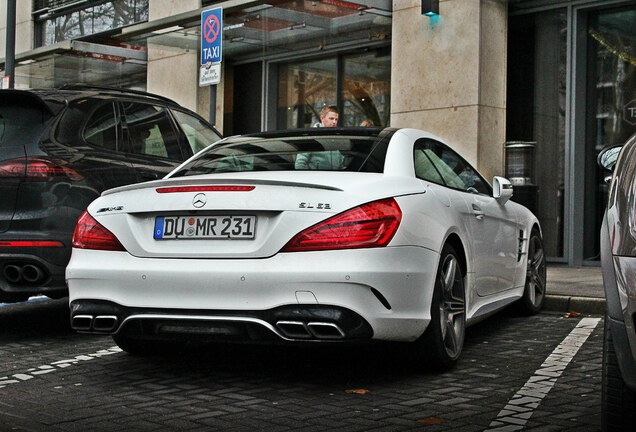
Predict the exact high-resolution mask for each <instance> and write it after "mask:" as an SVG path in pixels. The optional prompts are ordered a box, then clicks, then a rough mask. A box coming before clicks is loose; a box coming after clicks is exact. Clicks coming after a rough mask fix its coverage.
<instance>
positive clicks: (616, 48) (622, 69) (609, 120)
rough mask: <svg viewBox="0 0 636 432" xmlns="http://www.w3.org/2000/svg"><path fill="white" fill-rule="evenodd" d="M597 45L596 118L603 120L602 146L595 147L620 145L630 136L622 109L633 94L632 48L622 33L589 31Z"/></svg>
mask: <svg viewBox="0 0 636 432" xmlns="http://www.w3.org/2000/svg"><path fill="white" fill-rule="evenodd" d="M589 34H590V36H591V37H592V38H593V39H594V40H595V41H596V42H598V52H597V58H598V65H597V71H598V72H597V73H598V79H597V81H598V83H597V94H598V96H597V98H598V99H597V100H598V106H597V118H599V119H602V118H604V119H605V121H604V122H603V123H604V125H603V135H604V139H603V140H602V142H599V143H597V146H599V147H602V146H604V145H608V144H618V143H623V142H625V140H627V138H629V136H630V135H631V134H632V133H633V132H634V130H633V128H631V127H629V126H628V124H627V123H626V122H625V121H624V120H625V119H624V118H623V115H624V107H625V105H626V104H627V103H629V102H630V100H631V99H633V98H634V96H635V94H636V57H635V56H634V55H632V54H631V53H633V52H634V49H635V48H636V46H635V45H634V42H633V41H632V40H630V39H629V37H626V36H627V35H624V34H623V32H622V31H620V30H619V29H616V30H614V31H610V29H607V28H606V29H604V30H603V31H599V30H597V29H594V28H591V29H590V30H589Z"/></svg>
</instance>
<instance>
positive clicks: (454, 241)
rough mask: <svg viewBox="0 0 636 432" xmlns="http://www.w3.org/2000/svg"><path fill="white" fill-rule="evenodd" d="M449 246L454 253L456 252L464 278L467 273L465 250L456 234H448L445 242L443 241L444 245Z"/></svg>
mask: <svg viewBox="0 0 636 432" xmlns="http://www.w3.org/2000/svg"><path fill="white" fill-rule="evenodd" d="M447 244H449V245H451V246H452V247H453V249H455V252H457V258H458V259H459V263H460V264H461V266H462V269H463V270H464V276H465V275H466V273H468V260H467V258H466V248H465V247H464V243H463V242H462V239H461V238H460V237H459V235H458V234H457V233H454V232H452V233H450V234H449V235H448V237H446V240H445V241H444V245H447Z"/></svg>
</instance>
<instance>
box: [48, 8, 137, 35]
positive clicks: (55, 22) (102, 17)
mask: <svg viewBox="0 0 636 432" xmlns="http://www.w3.org/2000/svg"><path fill="white" fill-rule="evenodd" d="M147 19H148V0H115V1H110V2H106V3H103V4H100V5H96V6H92V7H86V8H85V9H82V10H79V11H75V12H70V13H68V14H65V15H62V16H58V17H56V18H53V19H51V20H49V21H47V22H46V23H45V29H46V30H45V31H46V34H45V38H44V39H45V41H46V44H53V43H56V42H61V41H63V40H68V39H73V38H76V37H79V36H84V35H87V34H93V33H97V32H100V31H104V30H108V29H111V28H117V27H122V26H125V25H128V24H133V23H136V22H140V21H143V20H147Z"/></svg>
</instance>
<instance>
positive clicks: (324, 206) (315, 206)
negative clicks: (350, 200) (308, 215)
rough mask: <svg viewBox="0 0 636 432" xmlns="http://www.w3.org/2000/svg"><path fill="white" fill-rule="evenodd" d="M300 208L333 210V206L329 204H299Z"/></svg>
mask: <svg viewBox="0 0 636 432" xmlns="http://www.w3.org/2000/svg"><path fill="white" fill-rule="evenodd" d="M298 208H301V209H313V208H315V209H318V210H330V209H331V204H329V203H308V202H301V203H300V204H298Z"/></svg>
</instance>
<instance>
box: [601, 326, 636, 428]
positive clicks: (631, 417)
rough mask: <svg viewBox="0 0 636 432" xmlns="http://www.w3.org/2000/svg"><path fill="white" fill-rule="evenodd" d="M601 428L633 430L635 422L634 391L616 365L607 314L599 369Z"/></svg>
mask: <svg viewBox="0 0 636 432" xmlns="http://www.w3.org/2000/svg"><path fill="white" fill-rule="evenodd" d="M601 380H602V381H601V429H602V430H603V431H604V432H605V431H608V432H609V431H633V430H634V425H635V424H636V392H634V391H632V390H631V389H630V388H629V387H627V386H626V385H625V381H624V380H623V377H622V376H621V371H620V368H619V366H618V358H617V357H616V351H615V349H614V342H613V341H612V332H611V331H610V326H609V322H608V319H607V315H605V328H604V331H603V369H602V371H601Z"/></svg>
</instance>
